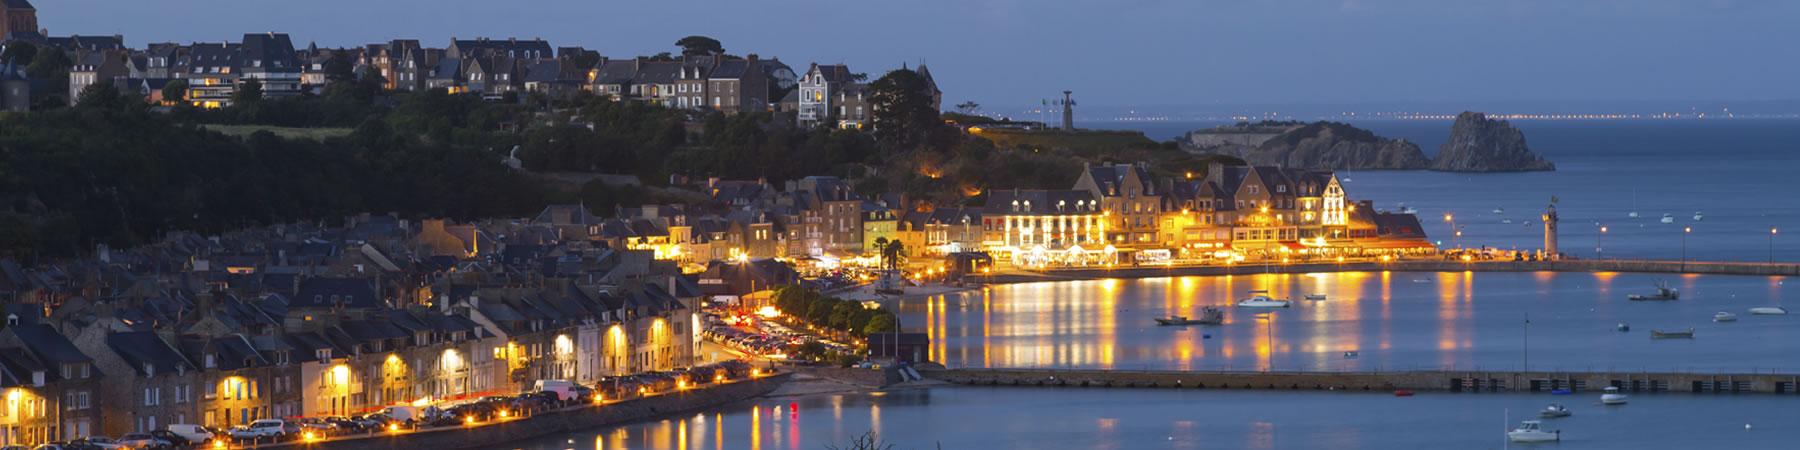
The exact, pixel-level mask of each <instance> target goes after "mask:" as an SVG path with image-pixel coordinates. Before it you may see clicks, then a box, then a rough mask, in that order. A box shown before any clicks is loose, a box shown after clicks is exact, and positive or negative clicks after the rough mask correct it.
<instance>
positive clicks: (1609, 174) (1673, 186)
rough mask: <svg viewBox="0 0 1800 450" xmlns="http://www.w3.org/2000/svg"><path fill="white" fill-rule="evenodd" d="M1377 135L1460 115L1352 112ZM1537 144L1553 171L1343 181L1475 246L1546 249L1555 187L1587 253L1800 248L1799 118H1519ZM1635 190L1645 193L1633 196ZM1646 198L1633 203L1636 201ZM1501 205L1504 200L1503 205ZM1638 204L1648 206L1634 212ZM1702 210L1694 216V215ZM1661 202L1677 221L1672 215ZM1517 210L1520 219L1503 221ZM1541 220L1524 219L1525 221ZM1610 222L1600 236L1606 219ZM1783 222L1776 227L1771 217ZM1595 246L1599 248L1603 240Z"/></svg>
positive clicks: (1409, 133) (1152, 126) (1431, 144)
mask: <svg viewBox="0 0 1800 450" xmlns="http://www.w3.org/2000/svg"><path fill="white" fill-rule="evenodd" d="M1354 124H1355V125H1357V126H1360V127H1364V128H1368V129H1370V130H1372V131H1374V132H1375V133H1377V134H1380V135H1382V136H1387V137H1393V138H1404V139H1408V140H1411V141H1413V142H1416V143H1418V144H1419V145H1420V147H1421V148H1423V149H1424V150H1425V152H1426V153H1427V154H1435V153H1436V152H1437V147H1438V145H1441V144H1442V143H1443V142H1444V141H1445V140H1446V139H1447V138H1448V136H1449V133H1450V122H1449V121H1395V120H1386V121H1366V122H1354ZM1215 125H1218V124H1217V123H1199V122H1192V123H1185V122H1109V123H1094V124H1088V125H1087V126H1092V127H1096V128H1125V129H1137V130H1142V131H1144V132H1145V133H1146V134H1148V135H1150V136H1151V137H1153V138H1156V139H1169V138H1173V137H1175V136H1176V135H1179V134H1181V133H1184V132H1186V131H1187V130H1191V129H1197V128H1205V127H1209V126H1215ZM1513 125H1514V126H1516V127H1518V128H1519V129H1520V130H1522V131H1523V132H1524V133H1525V138H1526V141H1527V142H1528V143H1529V144H1530V145H1531V148H1532V150H1533V151H1535V152H1537V153H1538V154H1540V155H1543V156H1544V157H1545V158H1547V159H1549V160H1550V161H1552V162H1555V163H1556V165H1557V170H1556V171H1555V172H1538V173H1508V174H1455V173H1439V172H1428V171H1373V172H1369V171H1364V172H1343V173H1340V174H1339V177H1340V178H1341V179H1347V181H1346V184H1345V189H1346V190H1347V191H1348V193H1349V195H1350V196H1351V197H1353V198H1357V199H1369V200H1374V201H1375V203H1376V206H1377V207H1378V208H1382V209H1390V210H1392V209H1398V205H1399V204H1400V203H1404V204H1405V205H1406V206H1410V207H1414V208H1417V209H1419V212H1420V219H1421V220H1422V221H1423V222H1424V225H1425V226H1426V231H1427V232H1428V233H1430V234H1431V236H1432V237H1433V239H1434V240H1438V241H1441V242H1443V244H1444V245H1454V244H1457V243H1458V242H1457V241H1458V239H1456V238H1454V237H1453V236H1452V235H1453V233H1451V232H1450V230H1451V224H1450V223H1449V222H1446V221H1444V220H1443V216H1444V215H1445V214H1451V215H1452V217H1453V218H1454V219H1455V220H1456V225H1457V226H1460V227H1462V228H1463V236H1462V238H1460V243H1461V244H1462V245H1465V246H1471V247H1473V246H1482V245H1486V246H1492V247H1499V248H1539V247H1541V245H1542V241H1543V230H1542V225H1541V224H1540V223H1538V215H1539V214H1541V213H1542V212H1543V210H1544V207H1545V206H1546V205H1548V204H1549V202H1550V198H1551V197H1552V196H1554V197H1557V198H1558V199H1559V200H1560V202H1559V203H1558V204H1557V211H1558V212H1559V213H1560V215H1561V217H1562V227H1561V241H1562V242H1561V250H1562V251H1563V252H1565V253H1570V254H1574V255H1577V256H1580V257H1584V258H1591V257H1595V256H1596V254H1599V255H1601V256H1605V257H1620V258H1670V259H1674V258H1680V257H1681V256H1682V255H1683V253H1684V250H1683V247H1684V245H1683V242H1682V241H1683V234H1684V233H1683V230H1684V229H1685V228H1687V227H1692V228H1693V232H1692V233H1691V234H1687V236H1686V245H1685V254H1686V255H1687V257H1689V258H1695V259H1713V260H1740V261H1764V260H1768V259H1770V257H1771V253H1772V254H1773V257H1774V258H1775V259H1777V260H1785V261H1794V260H1800V196H1796V195H1794V194H1793V192H1794V189H1793V188H1791V187H1790V186H1791V185H1792V184H1793V183H1792V180H1793V179H1794V178H1795V170H1796V169H1800V121H1795V120H1713V121H1702V120H1682V121H1519V122H1514V123H1513ZM1634 199H1635V200H1634ZM1634 204H1635V206H1634ZM1496 209H1501V210H1503V211H1504V212H1502V213H1495V212H1494V211H1495V210H1496ZM1633 210H1636V211H1638V213H1639V216H1640V218H1638V219H1632V218H1630V217H1629V213H1630V212H1631V211H1633ZM1696 212H1699V213H1703V220H1694V218H1693V216H1694V213H1696ZM1664 213H1668V214H1671V215H1673V216H1674V217H1675V219H1676V221H1675V223H1674V224H1662V223H1659V220H1658V219H1660V218H1661V217H1662V215H1663V214H1664ZM1506 219H1512V221H1513V223H1511V224H1506V223H1503V221H1504V220H1506ZM1526 220H1530V221H1532V223H1531V224H1526V223H1525V221H1526ZM1601 226H1605V227H1606V228H1607V233H1606V234H1605V236H1600V234H1601V233H1600V231H1599V230H1600V227H1601ZM1772 228H1773V229H1777V230H1781V231H1779V232H1778V233H1776V234H1774V235H1773V239H1771V234H1770V232H1769V230H1770V229H1772ZM1596 250H1598V252H1597V251H1596Z"/></svg>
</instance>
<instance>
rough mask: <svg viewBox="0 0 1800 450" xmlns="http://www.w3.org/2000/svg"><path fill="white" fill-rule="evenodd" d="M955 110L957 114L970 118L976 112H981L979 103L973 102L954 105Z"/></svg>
mask: <svg viewBox="0 0 1800 450" xmlns="http://www.w3.org/2000/svg"><path fill="white" fill-rule="evenodd" d="M956 110H957V111H958V112H961V113H963V114H968V115H971V116H973V115H975V113H977V112H980V111H981V104H980V103H975V102H973V101H967V102H962V103H957V104H956Z"/></svg>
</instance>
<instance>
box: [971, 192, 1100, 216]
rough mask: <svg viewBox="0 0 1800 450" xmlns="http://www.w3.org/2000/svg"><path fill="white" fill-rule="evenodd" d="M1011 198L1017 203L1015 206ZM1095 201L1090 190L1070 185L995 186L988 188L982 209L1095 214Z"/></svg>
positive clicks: (987, 211) (986, 211)
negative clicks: (1063, 187) (996, 187)
mask: <svg viewBox="0 0 1800 450" xmlns="http://www.w3.org/2000/svg"><path fill="white" fill-rule="evenodd" d="M1015 201H1016V202H1018V204H1019V205H1018V207H1017V208H1016V209H1015V207H1014V206H1013V203H1014V202H1015ZM1099 201H1100V199H1097V198H1094V196H1093V194H1092V193H1090V192H1087V191H1081V190H1073V189H1057V190H1043V189H1029V190H1026V189H1011V190H1003V189H995V190H992V191H988V201H987V206H986V207H984V208H983V209H982V213H983V214H986V215H990V216H1006V215H1053V216H1055V215H1082V214H1099V213H1100V209H1099V206H1098V204H1099Z"/></svg>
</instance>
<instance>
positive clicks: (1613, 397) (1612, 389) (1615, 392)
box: [1600, 386, 1630, 405]
mask: <svg viewBox="0 0 1800 450" xmlns="http://www.w3.org/2000/svg"><path fill="white" fill-rule="evenodd" d="M1629 399H1630V398H1629V397H1627V396H1625V394H1621V393H1619V388H1618V387H1617V386H1607V387H1606V391H1604V392H1602V393H1601V394H1600V404H1602V405H1623V404H1625V402H1626V401H1627V400H1629Z"/></svg>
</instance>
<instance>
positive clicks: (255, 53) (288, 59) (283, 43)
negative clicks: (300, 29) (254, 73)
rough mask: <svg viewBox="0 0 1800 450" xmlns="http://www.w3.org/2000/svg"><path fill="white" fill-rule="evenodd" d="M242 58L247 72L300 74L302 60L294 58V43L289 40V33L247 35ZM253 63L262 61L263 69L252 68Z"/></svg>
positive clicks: (242, 49)
mask: <svg viewBox="0 0 1800 450" xmlns="http://www.w3.org/2000/svg"><path fill="white" fill-rule="evenodd" d="M240 48H241V52H242V53H243V55H242V56H240V57H239V58H240V61H241V62H242V64H243V66H244V68H245V69H246V70H261V71H265V72H298V71H300V60H299V58H296V57H295V56H294V43H293V41H291V40H289V39H288V35H287V33H246V34H244V42H243V45H242V47H240ZM253 61H261V62H262V66H261V67H252V64H251V63H252V62H253Z"/></svg>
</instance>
